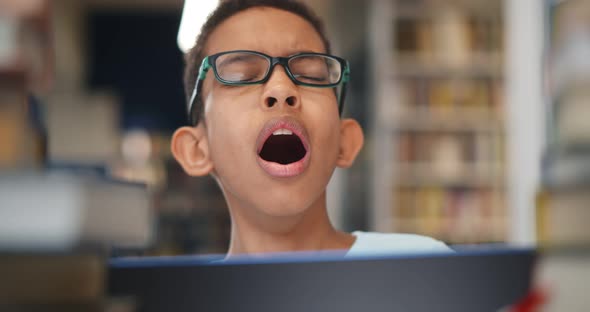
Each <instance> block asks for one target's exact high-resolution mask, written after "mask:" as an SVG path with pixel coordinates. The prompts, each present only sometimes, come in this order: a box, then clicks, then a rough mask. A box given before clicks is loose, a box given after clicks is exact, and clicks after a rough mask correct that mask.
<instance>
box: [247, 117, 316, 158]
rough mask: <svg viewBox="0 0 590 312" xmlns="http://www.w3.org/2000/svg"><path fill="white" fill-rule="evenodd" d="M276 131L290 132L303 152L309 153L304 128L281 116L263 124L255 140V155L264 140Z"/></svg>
mask: <svg viewBox="0 0 590 312" xmlns="http://www.w3.org/2000/svg"><path fill="white" fill-rule="evenodd" d="M278 129H287V130H291V131H292V132H293V134H295V135H296V136H297V137H299V139H300V140H301V143H303V147H305V150H306V151H307V152H309V140H308V136H307V131H306V130H305V127H303V125H302V124H301V122H299V121H298V120H297V119H295V118H294V117H291V116H281V117H275V118H272V119H270V120H269V121H267V122H266V123H265V124H264V126H263V127H262V130H260V133H259V135H258V139H257V140H256V154H260V151H261V150H262V147H263V146H264V143H265V142H266V140H267V139H268V138H269V137H270V136H271V135H272V134H273V132H275V131H276V130H278Z"/></svg>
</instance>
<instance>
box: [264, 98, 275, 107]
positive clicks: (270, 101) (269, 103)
mask: <svg viewBox="0 0 590 312" xmlns="http://www.w3.org/2000/svg"><path fill="white" fill-rule="evenodd" d="M276 103H277V99H275V98H273V97H268V98H266V106H268V107H273V106H274V105H275V104H276Z"/></svg>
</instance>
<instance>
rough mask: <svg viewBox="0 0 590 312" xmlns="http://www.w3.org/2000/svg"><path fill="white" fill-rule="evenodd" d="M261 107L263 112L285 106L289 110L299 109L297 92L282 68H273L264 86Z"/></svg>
mask: <svg viewBox="0 0 590 312" xmlns="http://www.w3.org/2000/svg"><path fill="white" fill-rule="evenodd" d="M262 105H263V109H265V110H268V109H273V108H279V107H281V106H285V105H286V106H288V107H291V108H299V106H300V105H301V99H300V98H299V90H298V89H297V86H296V85H295V83H293V81H292V80H291V78H289V76H288V75H287V72H286V71H285V69H284V68H283V66H280V65H276V66H275V67H274V69H273V72H272V73H271V76H270V78H269V79H268V81H267V82H266V84H265V88H264V94H263V101H262Z"/></svg>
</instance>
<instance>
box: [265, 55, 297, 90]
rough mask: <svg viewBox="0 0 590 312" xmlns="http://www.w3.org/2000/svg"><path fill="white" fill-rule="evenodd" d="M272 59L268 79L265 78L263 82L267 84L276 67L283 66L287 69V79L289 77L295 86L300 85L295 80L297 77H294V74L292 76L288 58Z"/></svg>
mask: <svg viewBox="0 0 590 312" xmlns="http://www.w3.org/2000/svg"><path fill="white" fill-rule="evenodd" d="M268 58H269V59H270V65H269V68H268V72H267V73H266V77H264V79H263V80H262V81H263V82H267V81H268V80H269V79H270V76H271V75H272V73H273V71H274V69H275V66H276V65H277V64H278V65H282V66H283V68H284V69H285V73H286V74H287V77H289V79H291V81H292V82H293V83H294V84H299V81H297V79H295V77H294V76H293V74H291V70H290V69H289V58H288V57H281V56H275V57H271V56H269V57H268Z"/></svg>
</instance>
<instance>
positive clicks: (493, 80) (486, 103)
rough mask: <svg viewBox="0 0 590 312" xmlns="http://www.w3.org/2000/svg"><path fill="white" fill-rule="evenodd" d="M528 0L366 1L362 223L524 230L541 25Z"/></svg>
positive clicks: (450, 233)
mask: <svg viewBox="0 0 590 312" xmlns="http://www.w3.org/2000/svg"><path fill="white" fill-rule="evenodd" d="M516 2H518V4H516ZM521 2H522V3H521ZM532 2H533V1H507V0H506V1H500V0H498V1H484V0H481V1H462V0H455V1H447V2H444V3H442V2H438V1H429V0H421V1H403V0H374V1H372V2H371V10H370V14H371V15H370V16H371V17H372V18H371V19H370V21H369V22H370V26H369V36H370V39H369V42H370V47H369V53H370V54H369V55H370V57H371V61H372V64H371V67H372V72H373V81H374V84H373V90H371V91H372V93H373V94H374V105H375V109H374V116H373V120H372V123H371V124H372V126H373V129H371V130H372V131H371V133H372V136H371V137H370V143H369V144H368V145H369V146H370V148H371V149H372V153H373V158H374V162H373V169H372V175H373V185H372V190H373V194H372V195H373V196H372V200H373V202H372V203H371V208H372V209H371V215H370V222H371V223H370V226H371V230H375V231H381V232H392V231H396V232H398V231H399V232H413V233H419V234H426V235H431V236H434V237H437V238H439V239H443V240H445V241H447V242H450V243H473V242H498V241H499V242H514V243H525V244H526V243H530V242H532V241H533V236H532V234H533V233H534V227H533V225H534V215H533V214H532V212H533V211H534V205H533V202H534V191H535V187H536V183H538V171H539V159H540V145H539V144H540V141H541V140H540V136H541V135H542V131H541V130H542V129H539V127H538V125H539V124H540V123H541V122H542V120H543V116H542V112H543V102H542V101H541V92H540V82H541V77H540V68H541V53H542V49H541V48H542V46H541V43H542V36H540V35H542V26H543V25H542V23H541V21H542V11H541V10H540V9H541V8H542V5H539V6H538V8H537V7H534V6H535V4H533V3H532ZM535 9H539V10H538V11H537V10H535ZM526 10H530V11H529V12H530V13H531V16H527V17H525V18H519V17H518V16H520V15H522V14H519V13H522V12H526ZM535 22H539V24H535ZM396 27H399V29H396ZM404 27H405V28H404ZM400 34H401V35H400ZM531 34H532V36H531ZM396 35H397V36H399V37H396ZM537 35H538V36H537ZM403 36H406V38H403ZM412 36H414V37H415V38H414V37H412ZM527 36H528V37H527ZM522 37H527V39H526V40H523V38H522ZM408 38H409V39H408ZM482 38H484V39H482ZM403 40H406V41H407V40H409V42H410V43H409V44H407V43H405V42H404V41H403ZM412 40H415V42H412ZM486 40H487V41H486ZM404 44H407V45H409V46H410V48H409V49H408V47H404V48H403V49H400V45H404ZM412 45H415V46H420V47H413V48H415V50H412ZM537 45H538V46H539V49H538V51H534V52H532V53H531V51H529V50H530V47H535V46H537ZM404 49H405V50H404ZM402 50H403V51H402ZM524 54H528V55H529V56H530V57H529V58H528V59H526V60H523V57H524ZM535 62H537V63H535ZM535 74H539V76H538V77H533V75H535ZM408 90H409V91H408ZM525 96H526V97H527V100H526V103H523V102H524V97H525ZM528 119H534V120H528ZM520 168H524V170H525V171H524V175H523V174H521V173H523V172H522V171H521V170H520Z"/></svg>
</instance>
